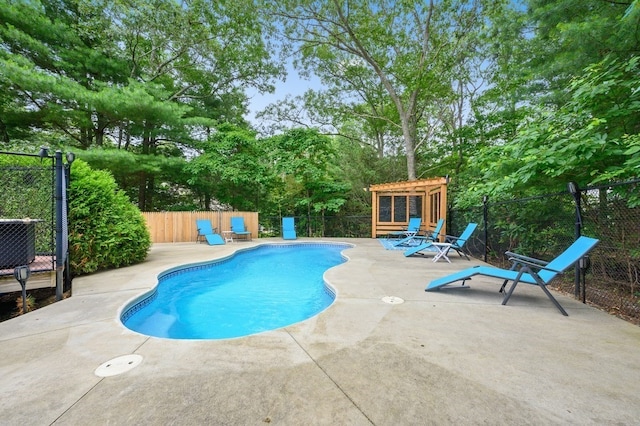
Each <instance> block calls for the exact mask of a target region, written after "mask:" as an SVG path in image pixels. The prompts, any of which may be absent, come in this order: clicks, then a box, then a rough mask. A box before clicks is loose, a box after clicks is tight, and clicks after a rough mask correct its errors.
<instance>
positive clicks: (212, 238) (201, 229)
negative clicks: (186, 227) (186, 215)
mask: <svg viewBox="0 0 640 426" xmlns="http://www.w3.org/2000/svg"><path fill="white" fill-rule="evenodd" d="M196 228H198V235H197V236H196V242H200V241H201V240H205V241H206V242H207V243H208V244H209V245H210V246H213V245H219V244H224V240H223V239H222V237H221V236H220V235H219V234H216V228H214V227H213V226H211V221H210V220H209V219H196Z"/></svg>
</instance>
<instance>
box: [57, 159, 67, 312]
mask: <svg viewBox="0 0 640 426" xmlns="http://www.w3.org/2000/svg"><path fill="white" fill-rule="evenodd" d="M55 168H56V183H55V185H56V192H55V194H56V196H55V198H56V301H60V300H62V295H63V293H64V291H63V285H64V279H63V272H64V260H65V259H64V257H65V254H64V253H63V249H62V241H63V239H62V232H63V229H62V228H63V227H62V219H63V218H62V212H63V208H64V207H63V201H62V184H63V182H64V177H63V173H64V164H63V163H62V151H56V154H55Z"/></svg>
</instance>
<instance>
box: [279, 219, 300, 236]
mask: <svg viewBox="0 0 640 426" xmlns="http://www.w3.org/2000/svg"><path fill="white" fill-rule="evenodd" d="M296 238H298V237H297V236H296V224H295V219H294V218H292V217H283V218H282V239H283V240H295V239H296Z"/></svg>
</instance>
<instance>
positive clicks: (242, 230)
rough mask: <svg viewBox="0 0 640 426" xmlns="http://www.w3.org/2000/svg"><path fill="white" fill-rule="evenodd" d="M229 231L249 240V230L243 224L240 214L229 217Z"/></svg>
mask: <svg viewBox="0 0 640 426" xmlns="http://www.w3.org/2000/svg"><path fill="white" fill-rule="evenodd" d="M231 232H233V233H234V234H235V235H237V236H243V237H244V238H246V239H248V240H251V231H248V230H247V228H246V227H245V226H244V218H243V217H242V216H234V217H232V218H231Z"/></svg>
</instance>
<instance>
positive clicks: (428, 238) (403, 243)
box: [394, 219, 444, 247]
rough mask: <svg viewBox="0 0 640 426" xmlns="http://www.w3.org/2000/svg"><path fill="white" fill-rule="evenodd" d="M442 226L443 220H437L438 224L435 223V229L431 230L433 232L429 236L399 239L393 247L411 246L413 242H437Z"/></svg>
mask: <svg viewBox="0 0 640 426" xmlns="http://www.w3.org/2000/svg"><path fill="white" fill-rule="evenodd" d="M443 226H444V219H438V222H437V223H436V227H435V228H433V231H432V232H431V234H427V236H426V237H422V236H420V235H412V236H410V237H406V238H403V239H401V240H400V241H398V242H397V243H395V244H394V246H396V247H401V246H411V245H412V244H413V243H414V242H415V241H422V242H423V243H424V242H427V241H438V236H439V235H440V231H442V227H443ZM418 228H419V226H418Z"/></svg>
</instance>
